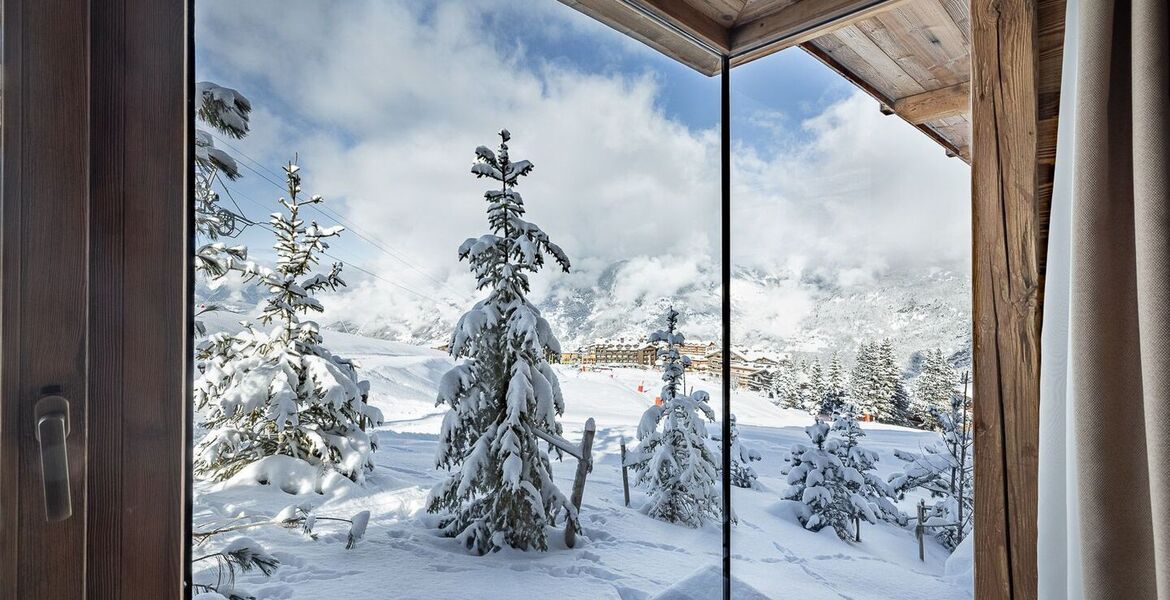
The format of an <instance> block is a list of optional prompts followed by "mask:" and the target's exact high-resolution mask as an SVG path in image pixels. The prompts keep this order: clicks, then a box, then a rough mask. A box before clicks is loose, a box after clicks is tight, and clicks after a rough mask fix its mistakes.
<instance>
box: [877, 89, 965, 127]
mask: <svg viewBox="0 0 1170 600" xmlns="http://www.w3.org/2000/svg"><path fill="white" fill-rule="evenodd" d="M970 110H971V85H970V83H968V82H966V81H964V82H963V83H959V84H955V85H952V86H948V87H944V88H938V89H934V90H930V91H929V92H923V93H921V94H915V95H913V96H906V97H904V98H899V99H897V100H895V101H894V112H896V113H898V114H899V115H901V116H902V118H903V119H906V120H907V121H909V122H910V123H913V124H915V125H919V124H922V123H926V122H927V121H936V120H940V119H946V118H947V117H953V116H956V115H965V114H967V113H968V112H969V111H970Z"/></svg>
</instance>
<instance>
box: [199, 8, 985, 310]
mask: <svg viewBox="0 0 1170 600" xmlns="http://www.w3.org/2000/svg"><path fill="white" fill-rule="evenodd" d="M195 42H196V78H197V80H199V81H213V82H216V83H218V84H220V85H224V86H227V87H232V88H236V89H238V90H240V91H241V92H242V93H244V95H246V96H247V97H248V98H249V99H250V100H251V101H252V103H253V106H254V111H253V113H252V120H251V126H252V131H251V133H250V135H248V136H247V137H246V138H244V139H243V140H227V141H224V140H222V139H220V140H217V144H218V145H220V146H221V147H224V148H225V149H227V150H228V151H229V152H231V153H233V154H235V155H236V157H237V159H239V160H240V162H241V163H243V164H244V165H245V166H246V167H247V168H246V169H245V170H244V177H243V178H242V179H241V180H240V181H238V182H233V183H232V184H231V186H230V191H231V194H230V196H228V197H227V198H226V199H225V200H226V202H227V203H229V205H230V204H232V203H234V204H237V205H238V207H239V210H240V211H242V212H243V213H245V214H246V215H247V216H248V217H249V218H252V219H257V220H263V219H264V218H265V215H267V214H268V213H269V212H271V211H273V210H275V209H276V208H277V205H276V202H275V201H276V199H277V198H278V197H279V196H280V195H281V191H280V190H279V189H278V184H279V183H281V181H282V178H281V176H280V175H279V168H280V165H282V164H284V163H286V162H287V161H289V160H291V159H292V158H293V157H294V156H295V157H297V160H298V162H299V164H300V165H301V167H302V169H303V171H302V174H303V177H304V187H305V189H306V190H307V191H309V192H312V193H316V194H320V195H322V196H323V197H324V198H325V200H326V206H327V207H328V208H329V210H330V211H332V212H333V213H334V214H321V215H318V216H317V218H319V219H320V220H321V221H322V223H329V224H332V223H333V222H334V221H336V220H337V217H338V216H340V217H341V220H342V221H343V223H342V224H344V225H348V226H349V227H350V231H349V232H347V233H346V234H343V237H342V239H341V240H340V241H338V242H337V243H336V244H335V245H334V247H333V248H332V249H331V251H330V252H331V254H332V255H333V256H334V257H335V258H340V259H342V260H343V261H344V262H345V263H346V265H347V270H348V273H349V276H348V279H349V280H350V281H351V283H354V282H356V283H357V285H355V286H352V287H354V288H355V291H357V292H358V293H354V294H351V295H350V299H349V300H347V301H345V302H350V303H352V305H353V308H354V309H356V308H357V307H360V306H363V305H368V304H369V303H370V302H371V301H378V302H383V303H390V304H394V303H404V306H405V304H408V303H413V304H414V305H416V306H420V307H421V306H427V305H437V306H441V309H440V310H443V311H445V310H456V309H457V307H458V306H459V305H461V304H465V302H466V299H467V298H469V297H471V296H472V295H473V294H474V292H473V290H472V285H473V282H472V280H471V277H470V276H469V275H468V274H467V272H466V266H465V265H462V264H460V263H459V262H458V260H457V257H456V249H457V247H458V246H459V244H460V243H461V242H462V241H463V240H464V239H465V238H467V237H472V236H478V235H479V234H481V233H483V232H484V230H485V229H486V219H485V217H484V213H483V208H484V206H483V198H482V194H483V191H484V184H483V182H482V181H478V180H476V179H475V178H474V177H472V176H471V175H470V174H469V168H470V166H471V164H472V161H473V158H474V149H475V147H476V146H478V145H481V144H483V145H488V146H493V147H494V146H495V145H496V144H497V143H498V139H497V138H496V136H495V132H496V131H498V130H499V129H501V128H507V129H509V130H510V131H511V132H512V135H513V140H512V143H511V148H512V154H513V157H514V158H526V159H528V160H531V161H532V162H533V163H534V164H535V166H536V168H535V169H534V171H533V172H532V174H531V176H529V177H528V178H527V180H525V181H524V182H523V184H522V185H521V186H520V188H519V189H520V191H521V193H522V194H523V196H524V199H525V202H526V205H527V207H528V211H529V212H528V218H529V220H531V221H534V222H536V223H537V224H539V225H541V226H542V227H543V228H544V230H545V231H546V232H547V233H548V234H549V236H550V237H551V238H552V239H553V241H555V242H557V243H559V244H560V245H561V246H562V247H563V248H564V249H565V251H566V252H567V253H568V254H569V256H570V258H571V259H572V260H573V264H574V268H573V271H574V273H573V274H572V275H567V276H566V275H555V274H551V273H550V274H549V275H548V276H547V277H543V276H542V277H540V278H537V279H536V281H535V282H534V283H535V284H536V287H535V290H534V293H535V294H537V295H539V294H540V293H542V290H546V289H548V288H547V286H548V285H550V282H551V281H555V280H556V278H558V277H571V278H572V281H573V282H574V285H580V286H588V285H591V284H595V283H596V281H597V279H598V278H599V277H602V276H603V274H605V273H606V271H607V268H608V267H610V266H612V265H613V264H614V263H616V262H618V261H628V262H626V263H625V266H624V267H623V268H622V269H620V270H619V271H618V275H617V276H618V278H619V281H618V282H617V283H616V284H615V289H617V290H618V293H617V297H618V298H620V299H622V300H628V301H631V302H635V301H638V300H639V299H643V298H649V297H652V296H655V295H670V294H671V293H672V292H673V291H677V290H678V289H680V288H681V287H684V286H687V285H690V284H691V283H693V282H694V280H696V279H700V278H705V277H712V276H716V277H717V271H718V269H717V265H718V261H719V233H718V231H719V203H720V202H719V201H720V198H719V81H718V78H708V77H706V76H704V75H701V74H699V73H697V72H695V71H693V70H691V69H690V68H688V67H686V66H683V65H681V64H679V63H676V62H674V61H672V60H671V59H669V58H666V57H665V56H662V55H660V54H658V53H657V52H655V51H653V50H652V49H650V48H648V47H646V46H644V45H642V44H641V43H639V42H637V41H635V40H632V39H629V38H627V37H626V36H624V35H621V34H619V33H617V32H616V31H613V30H611V29H609V28H608V27H605V26H604V25H602V24H600V23H597V22H596V21H594V20H592V19H590V18H588V17H586V16H584V15H582V14H580V13H578V12H576V11H574V10H572V9H570V8H568V7H566V6H564V5H562V4H560V3H559V2H556V1H554V0H526V1H509V0H477V1H476V2H429V1H425V0H371V1H363V0H347V1H346V2H329V3H323V2H314V1H308V0H283V1H268V0H253V1H249V2H238V1H237V0H197V2H196V35H195ZM731 106H732V139H733V169H732V181H733V183H732V189H733V196H732V203H733V208H732V211H733V212H732V218H733V250H732V251H733V262H734V263H735V265H736V266H744V267H750V268H754V269H760V270H764V271H781V270H785V271H789V272H797V273H801V272H817V273H819V274H821V275H822V276H824V277H828V278H830V279H834V280H836V281H837V282H839V283H841V284H843V285H852V284H862V283H872V282H874V281H877V280H880V277H881V275H882V274H883V273H885V272H887V271H888V270H890V269H897V268H904V267H908V268H932V267H937V268H947V269H956V270H964V271H965V270H967V269H969V265H968V263H969V259H970V256H969V251H970V250H969V248H970V243H969V240H970V208H969V202H970V200H969V198H970V195H969V179H970V176H969V171H968V168H967V167H966V165H964V164H963V163H962V162H961V161H959V160H957V159H949V158H946V157H945V155H944V152H943V150H942V148H941V147H939V146H938V145H937V144H935V143H934V142H932V141H930V140H929V139H927V138H926V137H925V136H924V135H922V134H921V133H919V132H918V131H916V130H915V129H913V128H912V127H910V126H909V125H907V124H905V123H904V122H902V121H901V120H899V119H897V118H896V117H888V116H884V115H882V114H881V112H880V111H879V109H878V104H877V102H876V101H874V100H873V99H871V98H869V97H868V96H866V95H865V94H863V93H861V92H860V91H858V90H857V89H856V88H855V87H854V86H852V85H851V84H849V83H848V82H847V81H845V80H844V79H842V78H841V77H839V76H838V75H837V74H835V73H833V72H832V71H830V70H829V69H828V68H826V67H824V66H823V65H821V64H820V63H819V62H817V61H816V60H815V59H813V58H812V57H810V56H808V55H806V54H805V53H804V52H803V51H800V50H798V49H791V50H787V51H785V52H782V53H780V54H777V55H773V56H770V57H768V58H765V59H762V60H758V61H755V62H753V63H749V64H747V65H744V66H742V67H739V68H736V69H735V70H734V71H733V72H732V98H731ZM241 240H242V241H243V242H245V243H247V244H248V245H249V247H250V248H251V249H252V252H253V254H254V255H255V256H256V257H257V258H259V259H261V260H264V259H265V258H266V257H270V256H271V252H269V251H267V250H266V247H267V246H268V245H269V244H270V243H271V242H270V240H269V239H268V238H267V237H266V232H264V231H263V230H260V229H259V228H255V227H253V228H249V229H248V230H247V231H246V232H245V233H244V234H243V236H242V237H241ZM712 265H715V266H716V267H715V268H714V269H712V267H711V266H712ZM542 286H544V287H542ZM778 301H783V302H794V303H795V304H794V306H796V305H799V303H800V299H799V298H797V299H791V298H782V299H778Z"/></svg>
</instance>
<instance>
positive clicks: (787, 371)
mask: <svg viewBox="0 0 1170 600" xmlns="http://www.w3.org/2000/svg"><path fill="white" fill-rule="evenodd" d="M772 391H773V394H774V395H773V400H772V403H773V404H775V405H776V406H781V407H784V408H801V407H802V404H801V399H800V385H799V383H798V382H797V378H796V365H794V364H793V362H792V359H790V358H788V357H787V356H785V357H783V358H781V359H780V361H779V363H778V364H777V365H776V372H775V373H774V374H773V375H772Z"/></svg>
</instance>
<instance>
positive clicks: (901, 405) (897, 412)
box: [890, 377, 917, 427]
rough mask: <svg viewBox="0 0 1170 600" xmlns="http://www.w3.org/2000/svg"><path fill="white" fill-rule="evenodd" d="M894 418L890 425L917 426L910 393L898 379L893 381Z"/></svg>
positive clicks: (900, 379)
mask: <svg viewBox="0 0 1170 600" xmlns="http://www.w3.org/2000/svg"><path fill="white" fill-rule="evenodd" d="M893 406H894V416H893V417H892V419H891V421H890V422H891V423H893V424H895V425H902V426H904V427H914V426H916V425H917V416H916V415H915V411H914V403H913V400H912V399H911V398H910V391H909V390H907V389H906V384H905V383H904V382H903V381H902V378H901V377H899V378H898V379H896V380H895V381H894V398H893Z"/></svg>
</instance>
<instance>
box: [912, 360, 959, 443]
mask: <svg viewBox="0 0 1170 600" xmlns="http://www.w3.org/2000/svg"><path fill="white" fill-rule="evenodd" d="M955 383H956V381H955V372H954V370H953V369H951V366H950V365H949V364H947V359H946V357H945V356H943V353H942V350H938V349H935V350H931V351H930V352H927V353H926V360H925V361H924V362H923V366H922V374H921V375H919V376H918V381H917V385H916V386H915V391H916V392H917V394H916V396H917V397H916V400H917V402H916V404H917V406H915V407H914V408H915V412H916V413H918V415H919V417H920V418H921V419H922V421H923V422H924V424H925V425H926V427H927V428H928V429H938V428H939V427H940V425H941V424H940V422H939V420H938V418H937V414H938V413H939V411H946V410H950V405H951V399H952V397H953V396H954V395H955Z"/></svg>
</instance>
